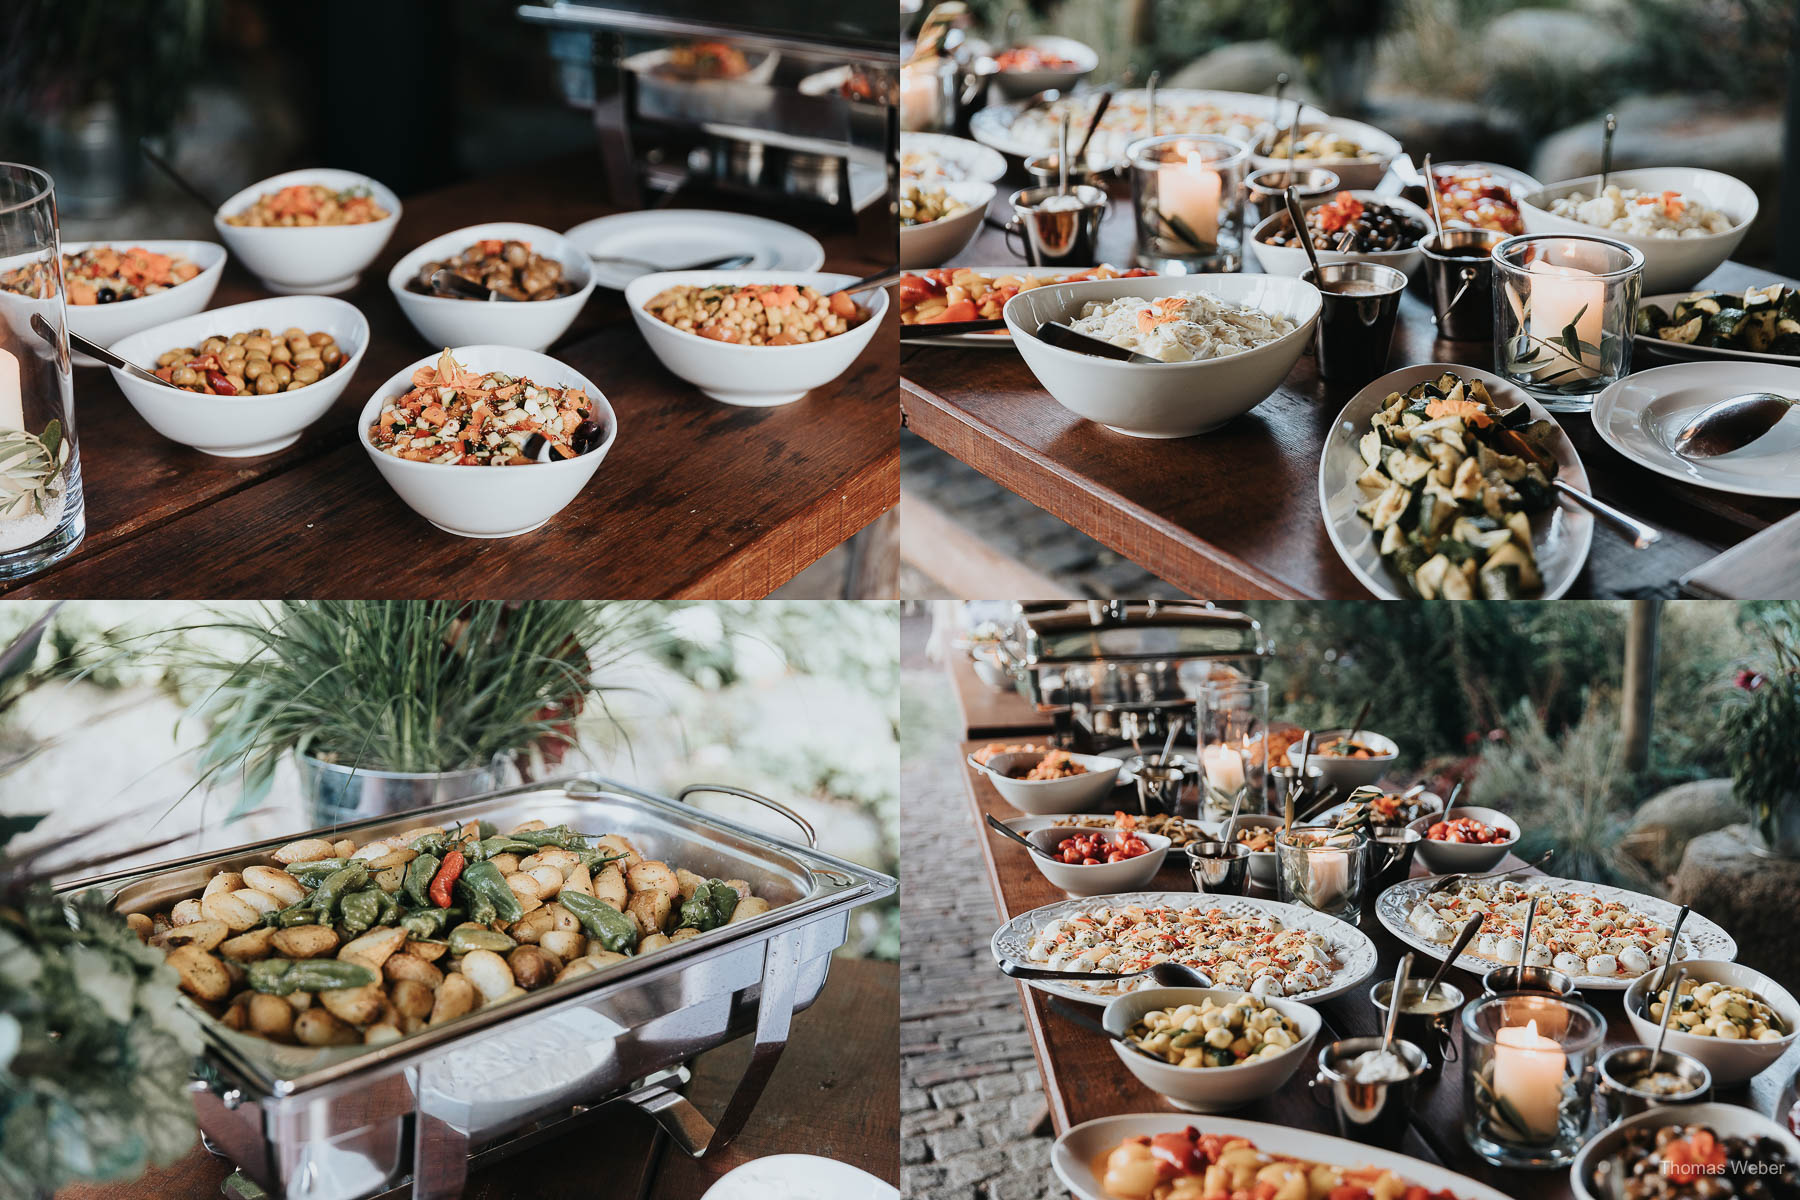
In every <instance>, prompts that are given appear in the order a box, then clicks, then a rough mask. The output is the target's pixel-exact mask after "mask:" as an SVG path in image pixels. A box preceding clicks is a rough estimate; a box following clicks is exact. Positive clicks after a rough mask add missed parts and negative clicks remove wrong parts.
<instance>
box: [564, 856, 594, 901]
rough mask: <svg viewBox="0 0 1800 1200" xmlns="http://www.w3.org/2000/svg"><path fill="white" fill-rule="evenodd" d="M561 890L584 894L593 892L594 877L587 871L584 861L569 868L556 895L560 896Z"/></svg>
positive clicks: (587, 894)
mask: <svg viewBox="0 0 1800 1200" xmlns="http://www.w3.org/2000/svg"><path fill="white" fill-rule="evenodd" d="M563 892H580V893H581V894H582V895H584V896H591V895H593V894H594V877H593V875H591V874H590V873H589V872H588V869H587V864H586V863H583V862H578V863H576V864H575V865H574V866H573V867H571V868H569V873H568V875H566V876H565V877H564V878H563V885H562V887H561V888H560V889H559V890H558V892H557V895H559V896H560V895H561V894H562V893H563Z"/></svg>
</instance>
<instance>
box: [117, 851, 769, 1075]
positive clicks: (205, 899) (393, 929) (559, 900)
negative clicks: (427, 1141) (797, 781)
mask: <svg viewBox="0 0 1800 1200" xmlns="http://www.w3.org/2000/svg"><path fill="white" fill-rule="evenodd" d="M269 858H270V861H269V862H268V863H266V864H258V865H254V866H247V867H244V868H243V869H242V870H241V871H220V872H219V873H217V874H216V875H214V876H213V877H212V879H211V880H209V881H208V883H207V885H206V889H205V891H204V893H203V894H202V895H200V896H198V897H191V898H189V899H185V900H182V901H180V902H179V903H177V904H176V905H175V906H174V907H173V908H172V909H170V910H169V911H168V912H166V913H156V914H146V913H130V914H127V916H126V920H127V921H128V922H129V923H130V925H131V928H132V929H133V930H134V931H135V932H136V933H137V935H138V936H139V937H140V938H142V939H143V940H144V941H145V942H147V943H148V944H149V945H151V946H153V947H156V948H157V949H160V950H162V951H164V952H165V953H166V954H167V956H168V963H169V965H170V966H171V967H173V968H174V969H175V971H176V973H177V975H178V976H179V977H180V983H181V990H182V991H184V992H186V993H187V994H188V995H189V996H190V997H192V998H193V999H194V1001H195V1002H196V1003H198V1004H199V1005H200V1006H201V1007H202V1008H204V1009H205V1010H206V1011H207V1012H208V1013H210V1014H211V1015H212V1016H214V1017H215V1018H217V1019H218V1020H220V1021H221V1022H223V1023H224V1024H225V1025H226V1026H227V1027H228V1028H231V1029H234V1030H237V1031H239V1032H241V1033H246V1034H250V1035H252V1036H255V1037H260V1038H265V1039H267V1040H269V1041H273V1042H281V1043H287V1044H298V1045H302V1046H348V1045H358V1044H365V1045H380V1044H382V1043H384V1042H391V1041H395V1040H397V1039H399V1038H402V1037H405V1036H407V1035H408V1034H413V1033H418V1032H419V1031H420V1030H423V1029H426V1028H429V1027H431V1026H435V1025H441V1024H443V1023H445V1022H447V1021H453V1020H455V1019H456V1018H458V1017H461V1016H466V1015H467V1014H469V1013H471V1012H475V1011H477V1010H478V1009H483V1008H487V1007H491V1006H492V1005H496V1004H504V1003H506V1002H507V1001H509V1000H515V999H517V998H519V997H521V996H523V995H525V994H526V993H527V992H530V991H535V990H536V989H538V988H541V987H543V986H545V985H546V984H550V983H560V982H561V981H563V980H565V979H572V978H575V977H576V976H579V975H586V974H589V973H591V972H593V971H598V970H602V969H604V968H606V967H609V966H614V965H616V964H618V963H622V962H625V961H627V960H629V959H631V958H633V957H638V956H642V955H645V954H651V953H654V952H655V951H657V950H662V949H666V948H667V947H669V946H672V945H675V944H676V943H678V942H684V941H687V940H689V939H691V938H696V937H699V936H700V935H701V934H702V933H705V932H707V931H709V930H713V929H717V928H719V927H721V926H724V925H731V924H736V923H738V922H740V921H745V920H748V919H750V918H751V917H754V916H759V915H761V914H762V913H765V912H767V911H768V910H769V908H770V904H769V902H768V901H767V900H765V899H760V898H758V897H756V896H754V895H752V894H751V890H750V885H749V884H748V883H747V882H746V881H744V880H742V879H707V878H705V877H703V876H700V875H696V874H694V873H693V872H691V871H686V870H682V869H679V868H676V867H672V866H670V865H669V864H668V863H666V862H660V861H657V860H654V859H646V858H645V857H644V856H643V855H642V854H640V853H639V852H638V851H637V849H636V847H635V846H633V845H632V843H631V842H630V841H629V840H628V839H626V838H625V837H623V836H621V835H618V834H607V835H605V836H590V835H587V834H582V833H578V832H576V831H575V830H573V829H570V828H569V827H568V826H567V825H549V824H547V823H546V822H544V821H526V822H524V823H523V824H520V825H517V826H515V827H514V828H512V829H511V830H509V831H507V832H506V833H504V834H502V833H500V832H499V830H498V829H496V828H495V827H494V826H493V825H491V824H490V823H488V822H486V821H482V822H468V823H466V824H463V825H461V826H459V827H456V828H451V829H446V828H444V827H442V826H436V825H428V826H421V827H419V828H416V829H409V830H406V831H405V832H402V833H399V834H395V835H394V836H392V837H387V838H379V839H376V840H374V841H370V842H367V843H364V844H362V845H358V844H357V843H356V842H355V841H354V840H353V839H349V838H342V839H338V840H336V841H330V840H327V839H325V838H317V837H315V838H302V839H301V840H299V841H295V842H290V843H288V844H287V845H285V846H282V847H280V848H279V849H277V850H275V851H274V852H273V853H272V854H270V855H269Z"/></svg>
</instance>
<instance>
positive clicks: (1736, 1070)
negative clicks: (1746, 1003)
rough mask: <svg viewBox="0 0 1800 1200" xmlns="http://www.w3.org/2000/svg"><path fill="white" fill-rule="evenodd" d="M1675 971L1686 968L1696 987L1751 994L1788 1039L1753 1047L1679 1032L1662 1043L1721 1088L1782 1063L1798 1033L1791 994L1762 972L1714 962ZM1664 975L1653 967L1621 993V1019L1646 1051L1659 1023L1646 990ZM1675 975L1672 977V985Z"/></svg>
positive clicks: (1799, 1020)
mask: <svg viewBox="0 0 1800 1200" xmlns="http://www.w3.org/2000/svg"><path fill="white" fill-rule="evenodd" d="M1676 966H1677V967H1678V968H1679V967H1686V968H1687V973H1688V978H1689V979H1692V980H1694V981H1696V982H1699V983H1728V984H1733V985H1735V986H1737V987H1741V988H1743V989H1744V990H1745V991H1748V992H1754V993H1755V994H1756V995H1758V996H1760V997H1762V1001H1763V1003H1764V1004H1767V1005H1768V1006H1769V1007H1770V1008H1772V1009H1774V1010H1775V1014H1776V1015H1777V1016H1779V1017H1780V1018H1781V1020H1782V1022H1783V1023H1784V1024H1785V1025H1786V1026H1787V1035H1786V1036H1784V1037H1782V1038H1780V1039H1778V1040H1776V1041H1772V1042H1752V1041H1746V1040H1744V1039H1742V1038H1739V1039H1736V1040H1733V1039H1729V1038H1719V1037H1701V1036H1699V1035H1698V1034H1693V1033H1678V1032H1676V1031H1675V1030H1674V1029H1670V1030H1669V1040H1668V1042H1667V1043H1666V1044H1667V1046H1668V1048H1669V1049H1671V1050H1679V1051H1681V1053H1683V1054H1686V1055H1688V1056H1689V1057H1691V1058H1697V1059H1699V1060H1700V1061H1701V1062H1702V1063H1704V1064H1705V1065H1706V1069H1707V1070H1709V1071H1711V1072H1712V1077H1713V1083H1715V1084H1717V1085H1718V1086H1720V1087H1735V1086H1736V1085H1737V1084H1740V1083H1744V1082H1747V1081H1748V1080H1749V1079H1750V1077H1751V1076H1753V1075H1756V1074H1759V1073H1760V1072H1762V1071H1763V1070H1764V1068H1766V1067H1768V1066H1769V1065H1770V1064H1772V1063H1773V1062H1774V1061H1775V1060H1776V1059H1778V1058H1780V1057H1781V1056H1782V1055H1783V1054H1785V1053H1786V1052H1787V1050H1788V1047H1790V1046H1792V1045H1793V1044H1794V1037H1795V1034H1796V1031H1800V1000H1795V999H1794V994H1793V993H1792V992H1790V991H1788V990H1787V989H1786V988H1784V987H1782V986H1781V985H1780V984H1779V983H1776V982H1775V981H1774V980H1773V979H1770V978H1769V977H1768V976H1767V975H1764V974H1763V973H1762V972H1761V971H1758V970H1755V969H1754V968H1751V967H1746V966H1744V965H1743V964H1742V963H1734V962H1722V961H1719V960H1717V959H1694V960H1691V961H1690V960H1688V959H1682V960H1680V961H1679V962H1677V964H1676ZM1661 974H1662V968H1661V967H1656V968H1654V969H1652V970H1650V971H1647V972H1645V973H1644V974H1642V975H1640V976H1638V977H1637V978H1636V979H1635V980H1633V981H1632V984H1631V986H1630V987H1628V988H1626V989H1625V1015H1626V1016H1627V1017H1628V1018H1630V1020H1631V1030H1632V1032H1633V1033H1635V1034H1637V1038H1638V1041H1640V1042H1642V1043H1644V1044H1645V1045H1646V1046H1650V1045H1654V1044H1655V1043H1656V1032H1657V1022H1655V1021H1652V1020H1651V1019H1650V1018H1649V1017H1648V1016H1646V1015H1645V1011H1646V1009H1647V1008H1648V1006H1649V1001H1650V985H1651V984H1652V983H1654V982H1655V981H1656V978H1657V976H1659V975H1661ZM1673 979H1674V975H1673V973H1671V975H1670V980H1671V981H1673Z"/></svg>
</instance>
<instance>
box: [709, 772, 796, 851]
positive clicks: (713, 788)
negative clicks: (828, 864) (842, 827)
mask: <svg viewBox="0 0 1800 1200" xmlns="http://www.w3.org/2000/svg"><path fill="white" fill-rule="evenodd" d="M694 792H723V793H724V794H725V795H727V796H736V797H738V798H739V799H740V800H754V801H756V803H758V804H760V805H762V806H763V807H764V808H767V809H771V810H773V811H774V812H778V813H780V814H781V815H782V816H784V817H786V818H787V819H788V820H790V821H792V822H793V823H794V824H796V825H798V826H799V827H800V832H801V833H803V834H805V835H806V844H807V845H808V846H811V847H812V848H813V849H815V850H817V849H818V848H819V834H818V832H817V831H816V830H815V829H813V827H812V823H811V822H810V821H808V820H807V819H806V818H805V817H803V816H801V815H800V814H799V813H797V812H795V811H794V810H793V809H791V808H789V807H788V806H787V805H785V804H783V803H781V802H780V801H779V800H771V799H769V798H768V797H767V796H759V795H757V794H756V793H755V792H750V791H745V790H744V789H743V788H740V787H732V786H731V785H730V784H728V783H690V784H688V785H687V786H686V787H684V788H682V789H681V790H680V791H679V792H677V793H675V799H676V800H678V801H680V802H681V803H683V804H686V803H687V798H688V796H689V795H690V794H692V793H694Z"/></svg>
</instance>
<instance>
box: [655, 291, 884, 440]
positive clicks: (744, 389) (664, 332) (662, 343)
mask: <svg viewBox="0 0 1800 1200" xmlns="http://www.w3.org/2000/svg"><path fill="white" fill-rule="evenodd" d="M855 282H856V277H855V276H854V275H835V274H831V273H829V272H827V273H823V274H821V273H818V272H814V271H764V270H761V269H758V268H750V267H746V268H743V269H741V270H737V271H660V272H656V273H654V274H650V275H640V276H638V277H637V278H636V279H634V280H632V281H631V283H630V284H629V285H628V286H627V287H626V288H625V304H626V306H627V307H628V308H630V309H631V319H632V320H633V321H635V322H637V327H638V332H639V333H641V334H642V335H643V337H644V340H645V341H646V342H648V343H649V344H650V349H651V350H652V351H653V352H655V354H656V357H657V358H658V359H659V360H660V361H661V362H662V365H663V366H665V367H667V368H668V369H669V370H670V371H672V372H674V373H675V374H676V375H679V376H681V378H683V379H685V380H687V381H688V382H689V383H691V384H693V385H694V386H695V387H697V388H699V389H700V390H701V391H703V392H705V393H706V394H707V395H708V396H711V397H712V398H713V399H714V400H718V401H721V402H722V403H725V404H736V405H739V406H741V407H745V408H769V407H772V406H774V405H777V404H791V403H792V402H794V401H795V400H798V399H800V398H801V397H802V396H804V395H806V393H808V392H810V391H811V390H812V389H814V388H816V387H823V386H825V385H826V384H828V383H830V382H831V381H832V380H834V379H836V378H837V377H838V376H839V375H842V374H843V373H844V372H845V371H847V370H849V369H850V364H851V363H853V362H855V361H856V360H857V358H858V357H859V356H860V355H861V354H862V352H863V350H864V349H866V348H867V347H868V345H869V342H870V340H871V339H873V338H874V336H875V331H876V329H878V328H880V326H881V323H882V321H883V320H884V319H885V318H886V317H887V311H888V303H889V297H888V293H887V289H886V288H877V289H876V290H874V291H870V292H864V293H862V295H861V296H859V297H858V298H857V302H858V303H860V304H861V305H862V306H863V307H864V308H866V309H868V310H869V315H868V317H867V318H865V319H864V320H863V323H862V324H861V325H858V326H857V327H856V328H854V329H851V330H849V331H847V332H845V333H840V334H838V335H836V336H835V337H828V338H826V339H824V340H823V341H818V342H807V343H805V344H803V345H799V346H737V345H733V344H731V343H729V342H718V341H714V340H713V339H712V338H704V337H701V336H700V335H699V334H697V333H690V332H688V331H687V330H683V329H677V328H675V327H674V326H673V325H670V324H669V323H668V322H666V321H662V320H659V319H658V318H656V317H653V316H651V315H650V314H649V313H647V312H645V311H644V305H646V304H648V303H649V302H650V300H651V299H652V298H654V297H655V295H656V294H657V293H658V292H660V291H662V290H663V289H664V288H669V287H674V286H676V285H678V284H691V285H694V286H704V285H707V284H737V283H793V284H810V285H811V286H812V287H815V288H817V289H818V290H819V291H821V292H823V293H825V294H826V295H830V294H831V293H832V292H833V291H835V290H837V289H838V288H841V287H843V286H844V285H845V284H850V283H855Z"/></svg>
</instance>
